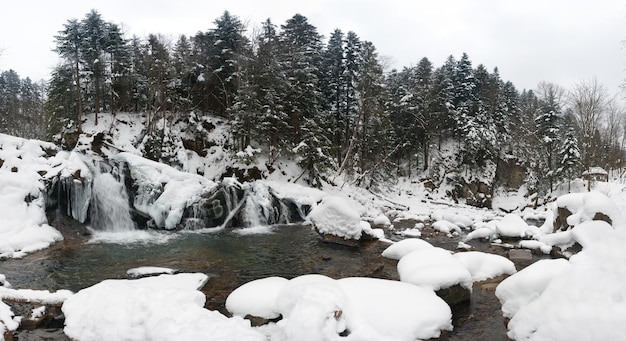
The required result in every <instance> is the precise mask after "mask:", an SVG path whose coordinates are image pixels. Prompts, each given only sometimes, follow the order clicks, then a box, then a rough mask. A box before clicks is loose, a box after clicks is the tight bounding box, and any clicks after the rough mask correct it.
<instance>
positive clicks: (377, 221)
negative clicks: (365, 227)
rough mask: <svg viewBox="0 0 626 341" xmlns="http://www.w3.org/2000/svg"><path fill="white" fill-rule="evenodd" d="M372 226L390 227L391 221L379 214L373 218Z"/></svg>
mask: <svg viewBox="0 0 626 341" xmlns="http://www.w3.org/2000/svg"><path fill="white" fill-rule="evenodd" d="M372 224H373V225H374V226H375V227H389V226H391V221H390V220H389V218H388V217H387V216H386V215H384V214H380V215H378V216H377V217H376V218H374V221H373V222H372Z"/></svg>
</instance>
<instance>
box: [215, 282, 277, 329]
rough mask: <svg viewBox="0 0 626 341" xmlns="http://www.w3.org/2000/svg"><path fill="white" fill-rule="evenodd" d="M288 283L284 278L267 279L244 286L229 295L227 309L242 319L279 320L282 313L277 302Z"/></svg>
mask: <svg viewBox="0 0 626 341" xmlns="http://www.w3.org/2000/svg"><path fill="white" fill-rule="evenodd" d="M287 282H288V280H287V279H285V278H282V277H267V278H262V279H257V280H254V281H251V282H248V283H246V284H243V285H242V286H240V287H238V288H237V289H235V290H234V291H233V292H231V293H230V295H228V298H227V299H226V309H227V310H228V311H229V312H230V313H231V314H233V315H238V316H241V317H245V316H246V315H252V316H257V317H263V318H266V319H274V318H277V317H279V316H280V311H278V307H277V304H276V301H277V299H278V296H279V294H280V292H281V290H282V289H283V287H284V286H285V284H286V283H287Z"/></svg>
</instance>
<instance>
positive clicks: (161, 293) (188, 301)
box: [62, 273, 265, 341]
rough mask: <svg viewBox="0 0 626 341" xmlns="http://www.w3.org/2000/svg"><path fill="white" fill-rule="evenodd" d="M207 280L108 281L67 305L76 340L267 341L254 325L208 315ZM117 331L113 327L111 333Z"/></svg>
mask: <svg viewBox="0 0 626 341" xmlns="http://www.w3.org/2000/svg"><path fill="white" fill-rule="evenodd" d="M206 281H207V276H206V275H204V274H197V273H196V274H177V275H160V276H157V277H147V278H142V279H137V280H106V281H103V282H100V283H98V284H96V285H94V286H92V287H89V288H86V289H83V290H81V291H79V292H78V293H76V294H75V295H74V296H72V297H70V298H69V299H68V300H66V301H65V303H64V304H63V307H62V310H63V313H64V314H65V318H66V319H65V329H64V332H65V334H66V335H67V336H68V337H70V338H72V339H76V340H224V341H226V340H254V341H256V340H259V341H260V340H265V337H264V336H263V335H262V334H260V333H258V332H256V331H254V330H253V329H252V328H251V327H250V323H249V321H246V320H243V319H242V318H240V317H233V318H227V317H225V316H224V315H222V314H220V313H218V312H216V311H210V310H207V309H204V308H203V307H204V303H205V296H204V294H202V293H201V292H200V291H198V290H197V289H198V288H200V287H202V286H203V285H204V283H205V282H206ZM112 326H114V327H112Z"/></svg>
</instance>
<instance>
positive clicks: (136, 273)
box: [126, 266, 176, 277]
mask: <svg viewBox="0 0 626 341" xmlns="http://www.w3.org/2000/svg"><path fill="white" fill-rule="evenodd" d="M174 272H176V271H175V270H174V269H170V268H164V267H159V266H142V267H138V268H132V269H128V270H127V271H126V275H127V276H128V277H143V276H148V275H161V274H169V275H171V274H173V273H174Z"/></svg>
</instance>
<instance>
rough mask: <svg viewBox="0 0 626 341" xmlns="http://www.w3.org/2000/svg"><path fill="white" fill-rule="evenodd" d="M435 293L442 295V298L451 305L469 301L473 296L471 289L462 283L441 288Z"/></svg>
mask: <svg viewBox="0 0 626 341" xmlns="http://www.w3.org/2000/svg"><path fill="white" fill-rule="evenodd" d="M435 294H437V296H439V297H441V299H442V300H444V301H446V303H448V305H449V306H453V305H456V304H459V303H463V302H468V301H469V300H470V298H471V296H472V292H471V290H470V289H468V288H465V287H463V286H461V285H460V284H455V285H453V286H451V287H448V288H442V289H439V290H437V291H435Z"/></svg>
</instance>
